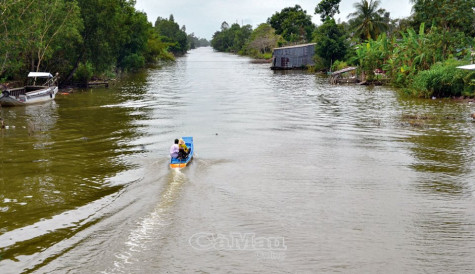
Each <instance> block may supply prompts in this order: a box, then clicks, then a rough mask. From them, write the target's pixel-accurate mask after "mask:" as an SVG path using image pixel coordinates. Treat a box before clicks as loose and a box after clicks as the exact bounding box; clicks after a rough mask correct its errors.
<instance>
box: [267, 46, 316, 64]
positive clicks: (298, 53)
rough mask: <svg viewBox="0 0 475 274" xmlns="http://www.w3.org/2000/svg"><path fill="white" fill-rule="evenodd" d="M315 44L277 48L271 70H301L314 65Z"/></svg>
mask: <svg viewBox="0 0 475 274" xmlns="http://www.w3.org/2000/svg"><path fill="white" fill-rule="evenodd" d="M314 54H315V43H311V44H302V45H295V46H289V47H282V48H275V49H274V53H273V54H272V66H271V69H301V68H305V67H306V66H312V65H314V62H313V55H314Z"/></svg>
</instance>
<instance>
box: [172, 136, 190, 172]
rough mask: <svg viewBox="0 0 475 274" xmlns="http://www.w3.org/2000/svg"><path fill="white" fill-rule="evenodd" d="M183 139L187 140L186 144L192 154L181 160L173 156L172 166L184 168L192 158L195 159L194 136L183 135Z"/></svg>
mask: <svg viewBox="0 0 475 274" xmlns="http://www.w3.org/2000/svg"><path fill="white" fill-rule="evenodd" d="M182 139H183V141H185V145H186V146H187V147H188V148H189V149H190V154H188V156H187V157H186V158H185V159H183V160H180V159H178V158H172V159H171V160H170V167H171V168H182V167H186V165H188V163H189V162H191V159H193V153H194V148H193V137H182Z"/></svg>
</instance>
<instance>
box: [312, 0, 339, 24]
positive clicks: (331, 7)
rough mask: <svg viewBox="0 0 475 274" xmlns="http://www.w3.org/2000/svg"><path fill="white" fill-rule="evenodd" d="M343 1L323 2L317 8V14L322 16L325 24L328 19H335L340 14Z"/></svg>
mask: <svg viewBox="0 0 475 274" xmlns="http://www.w3.org/2000/svg"><path fill="white" fill-rule="evenodd" d="M340 2H341V0H322V1H320V3H319V4H318V5H317V7H316V8H315V14H320V20H322V22H324V21H325V20H326V19H327V18H333V16H335V14H337V13H340Z"/></svg>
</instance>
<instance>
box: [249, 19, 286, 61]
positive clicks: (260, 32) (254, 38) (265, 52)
mask: <svg viewBox="0 0 475 274" xmlns="http://www.w3.org/2000/svg"><path fill="white" fill-rule="evenodd" d="M282 40H283V39H282V37H281V36H280V35H277V34H275V29H274V28H272V27H271V26H270V25H269V24H267V23H263V24H260V25H259V26H258V27H257V28H256V29H255V30H254V31H252V33H251V35H250V37H249V40H248V41H247V43H246V45H245V47H244V53H245V54H247V55H250V56H252V57H255V58H262V59H269V58H271V57H272V50H273V49H274V48H276V47H278V43H279V41H282Z"/></svg>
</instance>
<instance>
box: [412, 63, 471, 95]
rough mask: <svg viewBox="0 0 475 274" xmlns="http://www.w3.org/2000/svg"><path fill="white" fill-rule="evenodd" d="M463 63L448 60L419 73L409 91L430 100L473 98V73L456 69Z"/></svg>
mask: <svg viewBox="0 0 475 274" xmlns="http://www.w3.org/2000/svg"><path fill="white" fill-rule="evenodd" d="M464 64H465V63H464V62H461V61H457V60H454V59H449V60H447V61H445V62H443V63H436V64H434V65H433V66H432V67H431V68H430V69H429V70H425V71H421V72H419V73H418V74H417V75H416V76H415V78H414V81H413V82H412V85H411V87H410V89H409V90H410V91H411V93H412V94H413V95H415V96H418V97H425V98H430V97H432V96H436V97H450V96H461V95H464V96H474V95H475V86H474V85H472V81H473V80H475V72H473V71H466V70H462V69H457V66H460V65H464Z"/></svg>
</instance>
